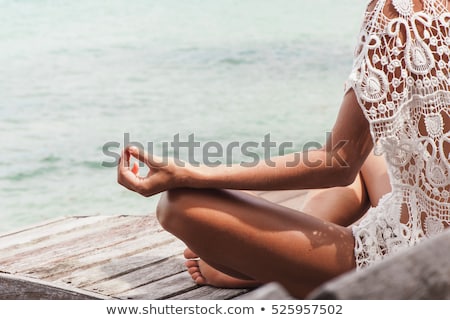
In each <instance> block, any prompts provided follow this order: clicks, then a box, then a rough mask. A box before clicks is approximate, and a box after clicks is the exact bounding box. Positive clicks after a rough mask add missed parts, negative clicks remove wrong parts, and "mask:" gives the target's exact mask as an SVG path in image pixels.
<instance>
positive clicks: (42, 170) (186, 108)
mask: <svg viewBox="0 0 450 320" xmlns="http://www.w3.org/2000/svg"><path fill="white" fill-rule="evenodd" d="M363 7H364V2H363V1H350V0H340V1H335V0H334V1H332V0H305V1H298V0H280V1H261V0H258V1H256V0H244V1H234V0H215V1H208V0H186V1H179V0H164V1H161V0H154V1H151V0H133V1H125V0H109V1H104V0H79V1H69V0H60V1H50V0H47V1H46V0H16V1H13V0H0V18H1V20H0V21H1V23H0V26H1V27H0V75H1V76H0V130H1V146H2V148H1V150H2V156H1V158H0V222H1V224H0V232H4V231H8V230H11V229H15V228H20V227H23V226H25V225H28V224H32V223H36V222H39V221H42V220H45V219H51V218H55V217H58V216H65V215H92V214H148V213H151V212H153V210H154V208H155V204H156V202H157V200H158V196H154V197H151V198H143V197H141V196H139V195H136V194H134V193H131V192H129V191H127V190H125V189H124V188H122V187H121V186H119V185H118V184H117V183H116V172H115V169H114V168H108V167H104V166H102V162H104V161H111V158H110V157H108V156H107V155H105V154H104V153H103V151H102V148H103V146H104V145H105V143H107V142H111V141H116V142H118V143H120V144H121V145H123V140H124V134H125V133H128V134H129V135H130V137H131V139H132V140H134V141H138V142H141V143H143V144H146V143H147V142H150V141H153V142H155V144H156V145H158V143H161V142H164V141H168V142H170V141H172V139H173V136H174V135H175V134H178V133H179V134H180V137H181V138H184V139H187V137H188V135H189V134H192V133H193V134H195V137H196V139H198V140H199V141H202V142H207V141H217V142H220V143H223V144H226V143H229V142H230V141H233V140H235V141H240V142H241V143H242V142H245V141H256V142H260V141H262V140H263V137H264V135H265V134H267V133H270V134H271V139H272V140H273V141H276V142H278V143H281V142H285V141H287V142H293V143H294V149H296V148H297V149H298V148H300V147H301V146H302V144H304V143H305V142H307V141H319V142H323V141H324V139H325V132H326V131H329V130H330V128H331V126H332V124H333V121H334V119H335V117H336V113H337V109H338V106H339V103H340V101H341V98H342V92H343V83H344V81H345V78H346V75H347V74H348V71H349V68H350V65H351V57H352V53H353V47H354V44H355V40H356V34H357V31H358V29H359V24H360V20H361V16H362V12H363ZM114 150H116V151H118V148H116V149H114ZM157 150H158V149H157ZM182 157H183V155H182Z"/></svg>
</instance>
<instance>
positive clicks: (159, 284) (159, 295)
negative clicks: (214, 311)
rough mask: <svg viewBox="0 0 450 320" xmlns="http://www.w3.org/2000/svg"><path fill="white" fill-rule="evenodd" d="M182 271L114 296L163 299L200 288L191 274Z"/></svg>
mask: <svg viewBox="0 0 450 320" xmlns="http://www.w3.org/2000/svg"><path fill="white" fill-rule="evenodd" d="M182 271H183V270H181V271H180V272H179V273H177V274H174V275H172V276H168V277H164V278H162V279H160V280H159V281H153V282H151V283H148V284H146V285H144V286H140V287H138V288H134V289H132V290H129V291H125V292H122V293H119V294H115V295H112V296H113V297H115V298H119V299H139V300H142V299H143V300H145V299H148V300H161V299H169V298H171V297H173V296H176V295H180V294H182V293H185V292H187V291H190V290H193V289H196V288H198V286H197V285H196V284H195V283H194V282H193V281H192V278H191V277H190V276H189V274H188V273H187V272H182Z"/></svg>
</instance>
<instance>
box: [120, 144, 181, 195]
mask: <svg viewBox="0 0 450 320" xmlns="http://www.w3.org/2000/svg"><path fill="white" fill-rule="evenodd" d="M132 157H133V158H135V159H137V160H139V161H140V162H142V163H144V164H145V165H146V166H147V167H148V168H149V171H148V173H147V175H146V176H139V166H138V164H137V163H136V162H135V163H134V166H133V167H131V166H130V163H131V161H130V160H131V158H132ZM181 171H182V167H179V166H177V165H176V164H175V163H174V161H173V159H166V160H165V161H163V159H162V158H159V157H155V156H153V155H149V154H148V153H146V152H145V151H143V150H140V149H138V148H137V147H135V146H130V147H126V148H125V149H124V150H123V151H122V156H121V158H120V161H119V165H118V169H117V182H118V183H119V184H121V185H122V186H124V187H125V188H127V189H130V190H132V191H134V192H137V193H139V194H141V195H143V196H145V197H149V196H152V195H154V194H157V193H160V192H162V191H165V190H168V189H172V188H177V187H182V186H183V184H182V179H181Z"/></svg>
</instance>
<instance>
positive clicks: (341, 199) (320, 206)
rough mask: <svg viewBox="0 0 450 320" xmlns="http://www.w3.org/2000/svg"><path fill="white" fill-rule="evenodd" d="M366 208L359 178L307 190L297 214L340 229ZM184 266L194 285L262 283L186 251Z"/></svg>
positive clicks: (221, 285) (227, 285)
mask: <svg viewBox="0 0 450 320" xmlns="http://www.w3.org/2000/svg"><path fill="white" fill-rule="evenodd" d="M368 206H369V199H368V195H367V193H366V190H365V184H364V182H363V180H362V177H360V176H358V177H357V179H356V180H355V181H354V182H353V183H352V184H351V185H349V186H346V187H336V188H330V189H320V190H310V191H309V192H308V194H307V196H306V199H305V201H304V203H303V207H302V208H301V211H302V212H304V213H307V214H310V215H313V216H315V217H318V218H321V219H323V220H326V221H329V222H333V223H336V224H338V225H341V226H349V225H351V224H352V223H353V222H355V221H356V220H358V219H359V218H360V217H361V216H362V215H363V214H364V213H365V212H366V210H367V208H368ZM184 257H185V258H186V263H185V265H186V267H187V268H188V272H189V273H190V275H191V277H192V279H193V280H194V281H195V283H197V284H199V285H212V286H215V287H220V288H253V287H257V286H260V285H261V284H262V283H261V282H259V281H256V280H253V279H248V278H247V277H245V276H243V275H241V276H240V277H232V276H230V275H228V274H226V273H223V272H221V271H219V270H217V269H215V268H213V267H212V266H210V265H209V264H207V263H206V262H205V261H204V260H202V259H200V257H199V255H198V254H196V253H195V252H193V251H192V250H191V249H190V248H187V249H186V250H185V252H184Z"/></svg>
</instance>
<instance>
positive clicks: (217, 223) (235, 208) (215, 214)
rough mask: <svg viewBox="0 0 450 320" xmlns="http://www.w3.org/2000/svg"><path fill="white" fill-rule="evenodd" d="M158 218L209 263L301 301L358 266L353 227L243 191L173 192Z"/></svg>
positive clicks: (164, 199) (165, 196)
mask: <svg viewBox="0 0 450 320" xmlns="http://www.w3.org/2000/svg"><path fill="white" fill-rule="evenodd" d="M158 217H159V219H160V221H161V223H162V225H163V226H164V227H165V228H166V229H167V230H169V231H170V232H172V233H173V234H174V235H176V236H177V237H178V238H180V239H181V240H182V241H184V242H185V243H186V244H187V246H188V247H189V248H191V249H192V250H194V251H195V252H196V253H198V254H199V255H200V257H202V258H204V259H205V260H206V261H214V262H215V263H216V264H217V265H222V266H224V267H226V268H229V269H232V270H236V271H237V272H240V273H242V274H244V275H247V276H248V277H250V278H252V279H256V280H259V281H262V282H269V281H277V282H280V283H281V284H283V285H284V286H285V287H286V288H287V289H288V290H289V291H290V292H291V293H292V294H294V295H295V296H297V297H302V296H304V295H305V294H307V293H308V292H309V291H310V290H312V289H313V288H315V287H316V286H317V285H319V284H321V283H323V282H325V281H327V280H329V279H330V278H332V277H334V276H336V275H339V274H341V273H343V272H345V271H348V270H350V269H352V268H354V266H355V259H354V253H353V247H354V239H353V236H352V233H351V230H350V229H348V228H345V227H342V226H339V225H336V224H333V223H330V222H327V221H324V220H322V219H319V218H316V217H313V216H311V215H308V214H304V213H301V212H298V211H295V210H292V209H289V208H286V207H283V206H280V205H277V204H274V203H272V202H269V201H266V200H264V199H261V198H258V197H254V196H252V195H248V194H245V193H243V192H239V191H229V190H196V189H177V190H171V191H169V192H166V193H165V194H163V196H162V197H161V201H160V204H159V206H158Z"/></svg>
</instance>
